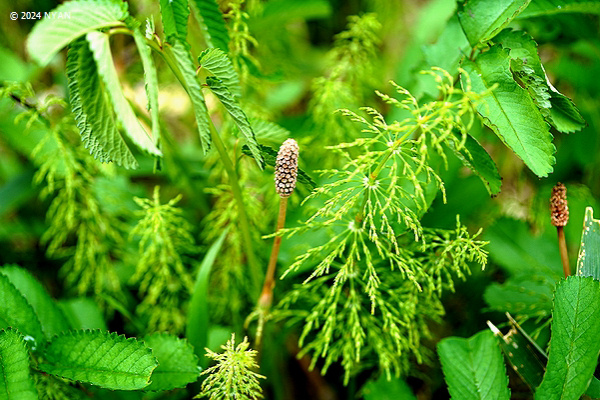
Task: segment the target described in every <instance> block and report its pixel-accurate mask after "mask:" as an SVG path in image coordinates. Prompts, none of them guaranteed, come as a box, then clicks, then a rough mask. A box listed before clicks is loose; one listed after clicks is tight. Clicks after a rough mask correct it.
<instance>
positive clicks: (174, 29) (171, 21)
mask: <svg viewBox="0 0 600 400" xmlns="http://www.w3.org/2000/svg"><path fill="white" fill-rule="evenodd" d="M160 15H161V17H162V23H163V29H164V31H165V36H166V37H167V41H168V42H171V38H172V37H176V38H177V39H179V40H183V41H185V40H186V38H187V24H188V18H189V16H190V10H189V8H188V2H187V0H160Z"/></svg>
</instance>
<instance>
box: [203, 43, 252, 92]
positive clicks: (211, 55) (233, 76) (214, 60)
mask: <svg viewBox="0 0 600 400" xmlns="http://www.w3.org/2000/svg"><path fill="white" fill-rule="evenodd" d="M198 63H199V64H200V66H201V67H202V68H203V69H205V70H207V71H209V72H210V73H211V74H213V75H214V76H216V77H217V78H219V79H220V80H221V81H222V82H223V84H224V85H225V86H227V88H228V89H229V90H230V91H231V93H233V94H234V95H235V96H237V97H239V96H241V95H242V89H241V87H240V78H239V76H238V74H237V72H236V71H235V68H234V67H233V64H232V63H231V60H230V59H229V57H228V56H227V54H225V53H224V52H223V51H222V50H221V49H206V50H204V51H203V52H202V53H201V54H200V55H199V56H198Z"/></svg>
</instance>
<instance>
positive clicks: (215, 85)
mask: <svg viewBox="0 0 600 400" xmlns="http://www.w3.org/2000/svg"><path fill="white" fill-rule="evenodd" d="M206 83H207V84H208V87H210V90H212V92H213V93H214V94H215V95H216V96H217V98H218V99H219V100H220V101H221V103H222V104H223V106H224V107H225V109H226V110H227V112H228V113H229V115H231V117H232V118H233V121H234V122H235V124H236V125H237V127H238V129H239V130H240V132H242V134H243V135H244V137H245V138H246V144H247V145H248V147H249V148H250V152H251V153H252V157H254V159H255V160H256V163H257V164H258V166H259V167H260V169H263V168H264V164H265V162H264V160H263V157H262V154H261V152H260V147H259V146H258V143H257V142H256V136H255V135H254V131H253V130H252V126H250V122H248V118H247V117H246V114H245V113H244V111H243V110H242V108H241V107H240V105H239V104H238V102H237V101H236V100H235V98H234V97H233V95H232V94H231V92H230V91H229V89H227V87H226V86H225V85H223V82H221V81H220V80H219V79H217V78H214V77H212V76H209V77H207V78H206Z"/></svg>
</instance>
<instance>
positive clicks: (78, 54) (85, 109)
mask: <svg viewBox="0 0 600 400" xmlns="http://www.w3.org/2000/svg"><path fill="white" fill-rule="evenodd" d="M66 72H67V79H68V82H69V97H70V102H71V109H72V111H73V115H74V116H75V121H76V122H77V127H78V128H79V134H80V135H81V141H82V142H83V145H84V146H85V148H86V149H88V150H89V151H90V154H91V155H92V157H94V158H95V159H97V160H98V161H100V162H110V161H113V162H114V163H116V164H117V165H121V166H123V167H125V168H130V169H136V168H137V167H138V166H139V165H138V163H137V161H136V159H135V158H134V157H133V154H131V151H130V150H129V147H128V146H127V144H126V143H125V140H124V139H123V137H122V136H121V134H120V133H119V131H118V129H117V124H116V121H115V117H114V113H113V111H112V105H111V104H110V100H109V98H108V96H107V95H106V93H105V86H104V83H103V82H102V80H101V79H100V77H99V76H98V70H97V68H96V63H95V62H94V58H93V56H92V53H91V51H90V49H89V47H88V45H87V42H86V41H85V40H84V39H79V40H77V41H75V42H73V43H72V44H71V46H70V48H69V52H68V54H67V66H66Z"/></svg>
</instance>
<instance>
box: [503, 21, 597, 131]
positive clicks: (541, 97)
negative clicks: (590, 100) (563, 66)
mask: <svg viewBox="0 0 600 400" xmlns="http://www.w3.org/2000/svg"><path fill="white" fill-rule="evenodd" d="M494 41H495V42H497V43H499V44H500V45H501V46H502V47H504V48H506V49H510V57H511V62H510V68H511V71H512V72H513V76H515V78H516V79H517V80H518V82H519V83H520V85H521V86H523V87H525V88H526V89H527V91H528V92H529V94H530V95H531V97H532V99H533V101H534V102H535V104H536V105H537V106H538V107H539V108H540V111H541V112H542V115H543V116H544V118H545V119H546V121H548V122H549V123H550V124H551V125H552V126H554V127H555V128H556V129H557V130H558V131H559V132H564V133H568V132H575V131H578V130H580V129H581V128H583V127H584V126H585V120H584V119H583V117H582V116H581V114H580V113H579V110H577V107H575V105H574V104H573V102H572V101H571V100H570V99H569V98H567V97H566V96H564V95H562V94H561V93H559V92H558V91H557V90H556V89H555V88H554V87H553V86H552V84H550V82H549V81H548V78H547V76H546V73H545V71H544V67H543V66H542V62H541V60H540V57H539V55H538V50H537V43H536V42H535V41H534V40H533V38H532V37H531V36H529V35H528V34H527V33H525V32H522V31H512V30H510V29H505V30H503V31H502V32H500V34H498V36H496V37H495V38H494Z"/></svg>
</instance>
